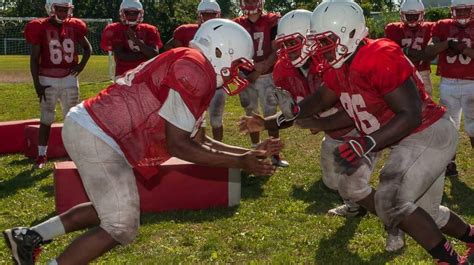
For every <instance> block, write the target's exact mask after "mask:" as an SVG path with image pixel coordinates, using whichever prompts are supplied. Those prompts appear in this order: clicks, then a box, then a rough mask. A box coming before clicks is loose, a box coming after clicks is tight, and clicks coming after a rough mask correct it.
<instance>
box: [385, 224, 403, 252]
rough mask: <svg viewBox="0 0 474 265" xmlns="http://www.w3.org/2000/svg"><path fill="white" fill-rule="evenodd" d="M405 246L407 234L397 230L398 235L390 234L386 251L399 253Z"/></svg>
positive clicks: (386, 241)
mask: <svg viewBox="0 0 474 265" xmlns="http://www.w3.org/2000/svg"><path fill="white" fill-rule="evenodd" d="M404 246H405V233H404V232H403V231H402V230H399V229H397V231H396V233H393V232H392V233H388V234H387V239H386V240H385V250H386V251H387V252H395V251H399V250H400V249H402V248H403V247H404Z"/></svg>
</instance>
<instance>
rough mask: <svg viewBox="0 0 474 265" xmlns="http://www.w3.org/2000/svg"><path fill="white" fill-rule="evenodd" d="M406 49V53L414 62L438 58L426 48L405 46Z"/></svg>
mask: <svg viewBox="0 0 474 265" xmlns="http://www.w3.org/2000/svg"><path fill="white" fill-rule="evenodd" d="M405 49H406V50H404V53H405V55H406V56H407V57H408V59H410V61H412V62H419V61H431V60H433V59H434V58H436V55H431V54H428V53H426V52H425V51H424V50H416V49H412V48H405Z"/></svg>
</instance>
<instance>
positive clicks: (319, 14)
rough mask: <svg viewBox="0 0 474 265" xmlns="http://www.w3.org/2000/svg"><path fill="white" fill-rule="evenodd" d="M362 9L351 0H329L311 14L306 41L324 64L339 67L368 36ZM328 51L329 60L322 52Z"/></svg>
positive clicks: (311, 50) (317, 59) (326, 52)
mask: <svg viewBox="0 0 474 265" xmlns="http://www.w3.org/2000/svg"><path fill="white" fill-rule="evenodd" d="M367 34H368V29H367V27H366V26H365V18H364V11H363V10H362V8H361V7H360V6H359V5H358V4H356V3H355V2H353V1H332V0H328V1H325V2H322V3H321V4H319V5H318V6H317V7H316V8H315V9H314V11H313V14H312V15H311V24H310V33H309V34H308V35H307V37H306V38H307V45H308V46H309V50H310V52H311V55H312V56H315V57H316V58H315V60H316V61H317V62H318V63H321V64H322V66H323V67H334V68H339V67H341V66H342V64H343V63H344V62H345V61H346V60H347V59H348V58H349V57H350V56H351V54H352V53H353V52H354V51H355V50H356V49H357V46H358V45H359V43H360V42H361V41H362V40H363V39H364V38H365V37H367ZM328 53H330V54H331V56H332V59H331V60H330V61H329V60H328V59H327V57H326V56H325V54H328Z"/></svg>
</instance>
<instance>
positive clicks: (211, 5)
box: [197, 0, 221, 23]
mask: <svg viewBox="0 0 474 265" xmlns="http://www.w3.org/2000/svg"><path fill="white" fill-rule="evenodd" d="M197 10H198V18H199V23H204V22H206V21H205V19H204V16H203V14H206V13H210V14H215V18H219V17H221V7H220V6H219V3H217V2H216V1H215V0H202V1H201V2H200V3H199V5H198V8H197Z"/></svg>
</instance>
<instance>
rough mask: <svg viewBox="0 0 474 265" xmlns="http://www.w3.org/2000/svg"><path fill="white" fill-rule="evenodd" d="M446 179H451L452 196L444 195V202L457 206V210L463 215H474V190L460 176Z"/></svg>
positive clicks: (447, 204)
mask: <svg viewBox="0 0 474 265" xmlns="http://www.w3.org/2000/svg"><path fill="white" fill-rule="evenodd" d="M446 181H451V197H448V196H444V197H443V204H445V205H446V206H448V207H450V206H453V205H455V206H457V207H453V208H458V209H459V210H457V211H456V212H458V214H460V215H461V216H462V215H474V207H472V206H473V205H474V196H473V194H474V190H473V189H472V188H471V187H469V186H468V185H467V184H466V183H464V182H462V181H461V180H460V179H459V178H456V177H455V178H446Z"/></svg>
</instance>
